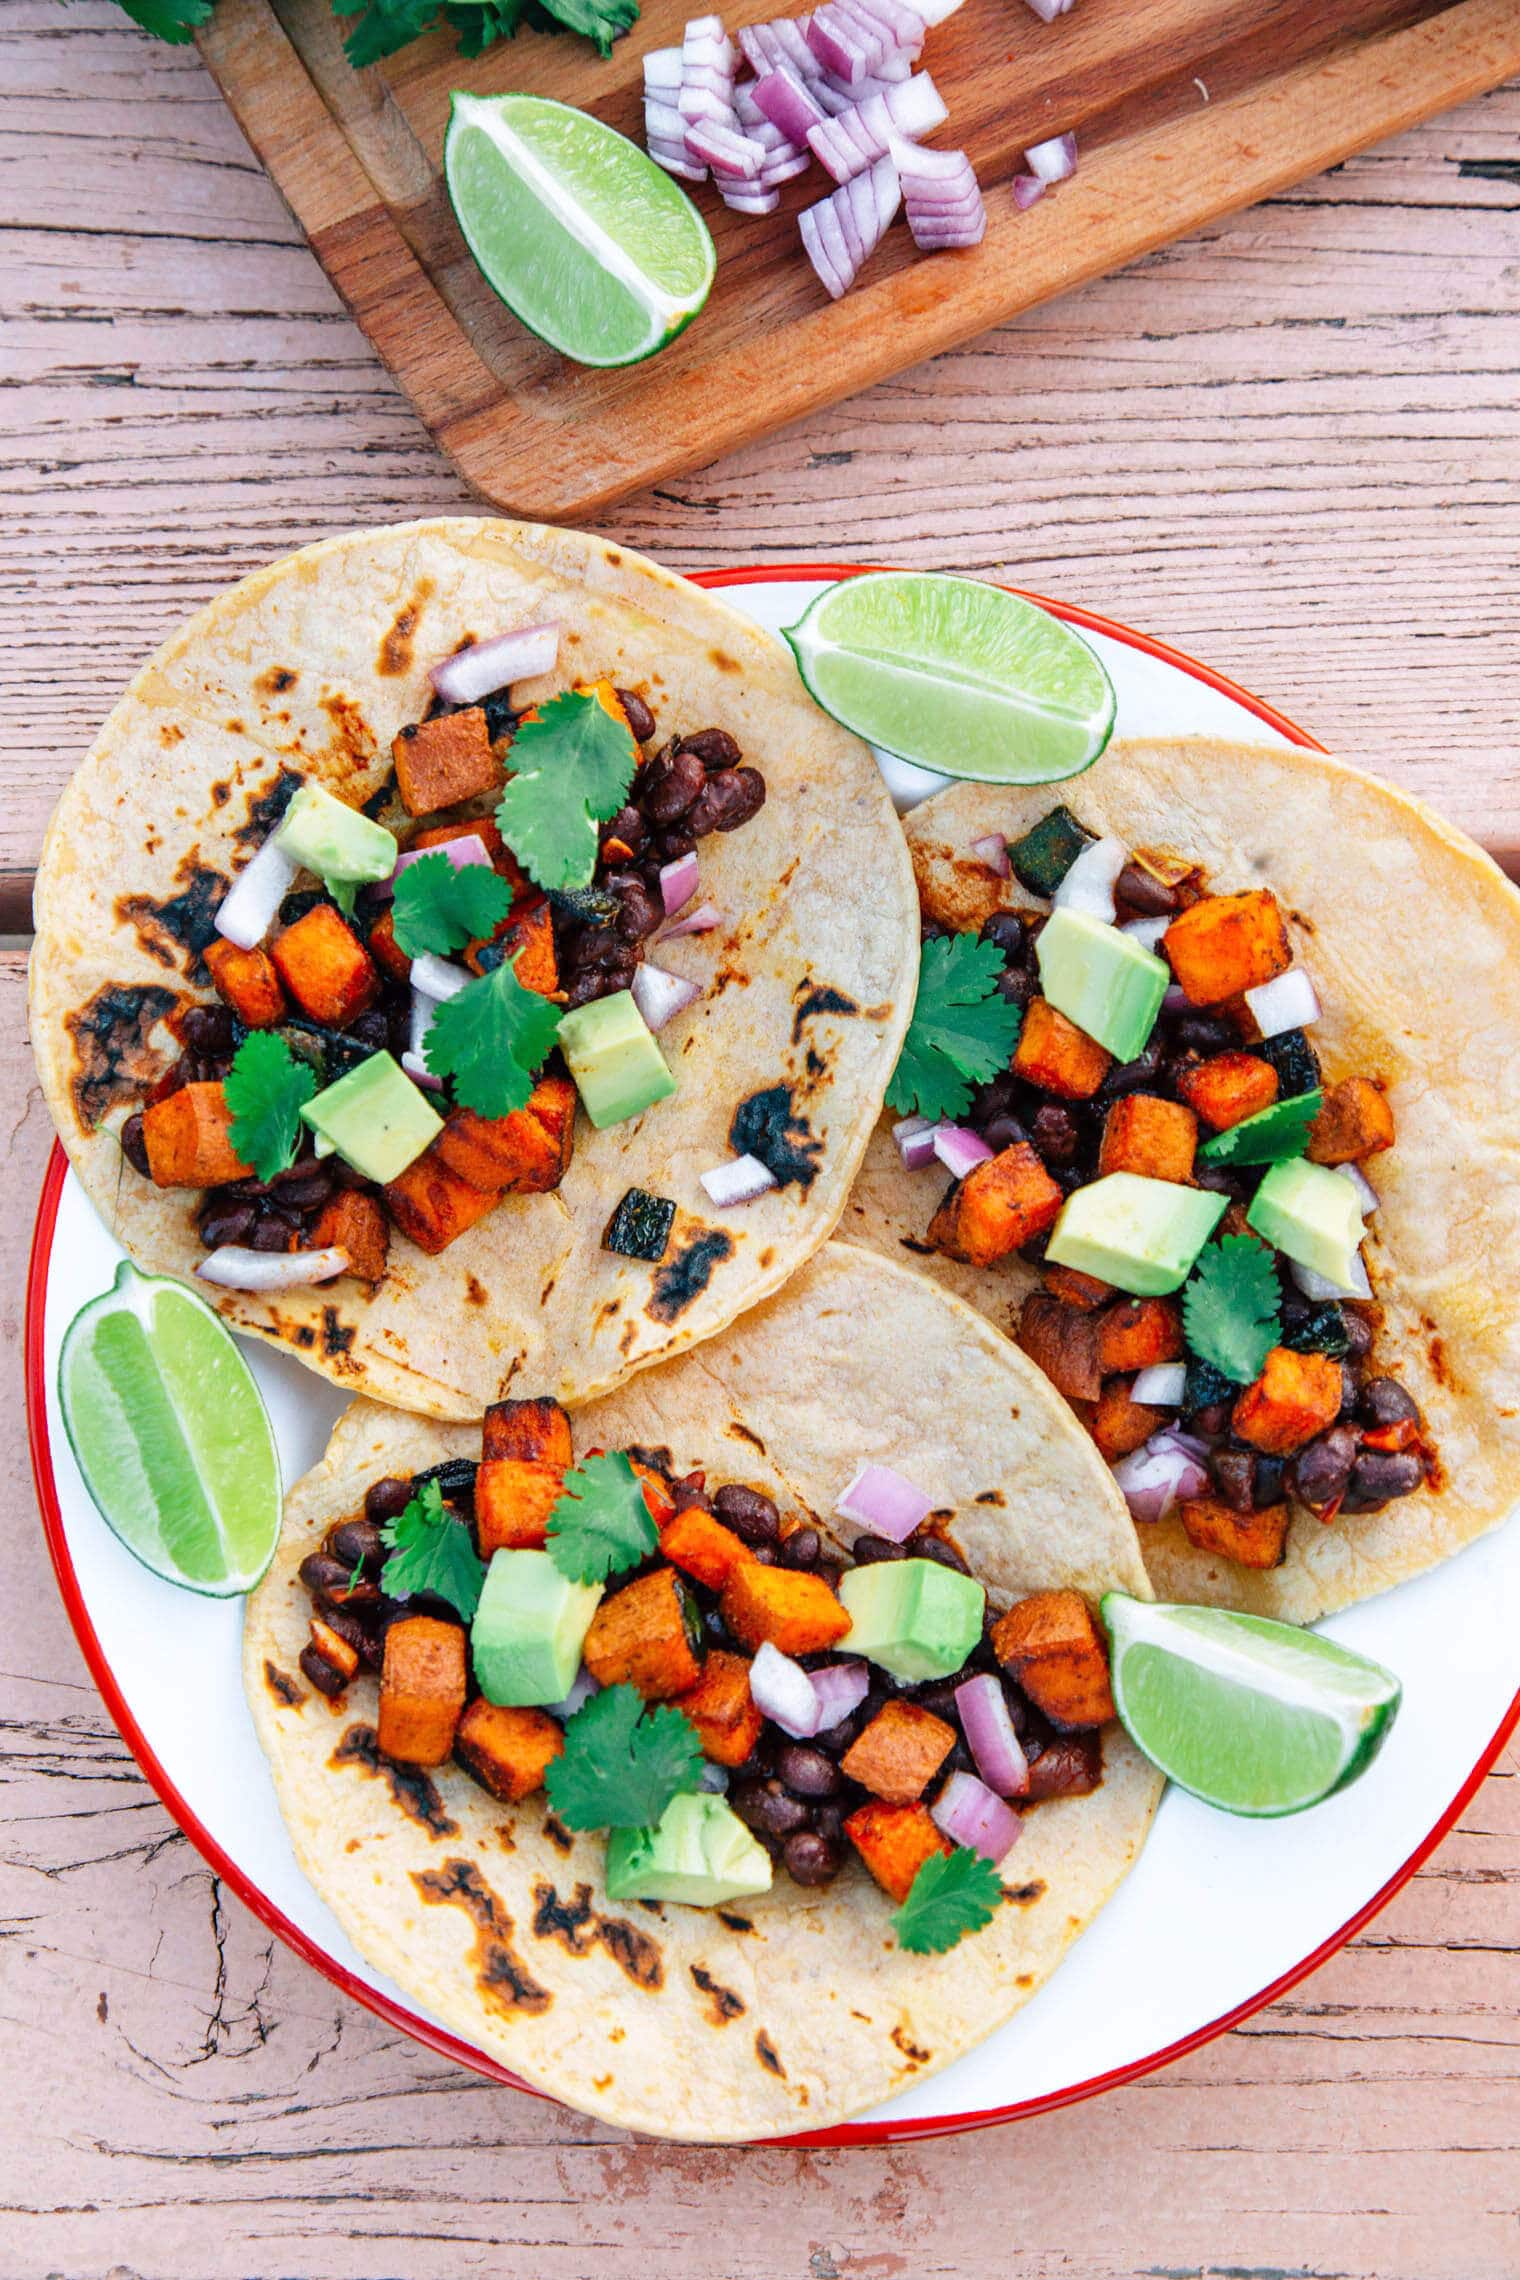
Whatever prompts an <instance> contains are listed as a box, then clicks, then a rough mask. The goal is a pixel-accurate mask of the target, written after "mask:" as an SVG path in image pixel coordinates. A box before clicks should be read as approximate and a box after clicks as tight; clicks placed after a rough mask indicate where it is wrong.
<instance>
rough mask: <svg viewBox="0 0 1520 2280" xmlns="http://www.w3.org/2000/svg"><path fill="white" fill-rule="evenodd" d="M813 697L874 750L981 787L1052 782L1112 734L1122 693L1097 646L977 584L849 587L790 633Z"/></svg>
mask: <svg viewBox="0 0 1520 2280" xmlns="http://www.w3.org/2000/svg"><path fill="white" fill-rule="evenodd" d="M786 638H787V640H788V641H789V642H790V643H791V645H792V648H793V650H794V651H795V652H796V657H797V669H798V671H799V672H800V673H801V675H802V678H803V680H804V682H805V683H806V684H807V689H808V693H809V695H810V696H811V697H812V698H813V699H814V700H815V702H816V703H818V704H820V705H822V707H823V709H824V711H825V712H826V713H832V714H833V716H834V718H835V720H837V721H839V722H841V723H842V725H843V726H844V727H845V728H851V729H853V730H854V731H855V733H856V735H857V736H863V737H865V738H866V740H867V742H868V743H871V744H879V745H880V746H881V748H882V750H883V751H885V752H895V753H896V754H897V756H898V758H899V759H901V760H913V761H916V762H917V763H918V765H919V766H920V767H921V768H937V769H938V770H939V772H940V773H941V775H945V776H970V777H973V778H974V779H975V780H976V781H977V782H978V783H982V784H1050V783H1054V782H1056V780H1057V779H1058V778H1060V777H1062V776H1076V775H1079V774H1080V773H1081V771H1082V770H1083V769H1084V768H1090V767H1091V766H1092V764H1093V762H1094V761H1095V760H1096V759H1097V757H1098V754H1099V753H1100V752H1101V751H1102V750H1103V747H1104V745H1105V744H1106V743H1107V742H1108V740H1109V738H1110V737H1111V736H1112V735H1113V732H1114V711H1115V704H1114V689H1113V683H1112V682H1111V681H1110V680H1109V677H1108V675H1107V674H1106V673H1105V672H1104V670H1103V667H1102V665H1101V664H1100V663H1099V662H1098V659H1097V657H1096V656H1095V655H1094V653H1093V651H1092V650H1091V649H1089V647H1088V645H1087V643H1086V642H1085V641H1083V640H1082V639H1081V638H1080V637H1079V636H1078V635H1077V634H1075V633H1073V632H1072V631H1071V628H1070V627H1069V626H1065V625H1062V623H1061V621H1060V619H1059V618H1053V617H1052V616H1051V615H1050V612H1049V611H1048V610H1041V609H1036V607H1035V605H1034V603H1033V602H1025V601H1021V600H1020V599H1019V597H1018V596H1017V595H1016V594H1005V593H1004V592H1003V591H1002V590H1001V588H1000V587H997V586H984V585H982V584H981V583H980V582H979V581H978V580H977V579H975V578H946V577H942V576H940V575H939V574H938V573H937V572H934V571H928V570H924V571H914V570H883V571H878V572H874V573H872V574H870V575H868V576H866V577H863V578H846V579H841V580H840V582H839V584H838V585H837V586H831V587H830V588H829V589H828V591H827V593H824V594H820V595H819V597H818V599H817V601H816V602H814V603H813V605H812V607H811V608H810V609H809V610H808V612H807V614H806V615H805V616H804V617H803V618H802V619H801V620H800V622H799V623H798V624H796V625H794V626H790V627H788V629H787V635H786Z"/></svg>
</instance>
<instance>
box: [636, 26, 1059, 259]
mask: <svg viewBox="0 0 1520 2280" xmlns="http://www.w3.org/2000/svg"><path fill="white" fill-rule="evenodd" d="M960 4H961V0H822V5H821V6H820V7H818V8H817V9H816V10H815V11H814V13H813V14H811V15H807V16H778V17H775V18H774V19H772V21H770V22H769V23H764V24H751V25H747V26H746V27H745V29H744V30H743V31H741V32H740V34H739V37H738V46H737V48H736V46H735V44H734V42H733V41H732V40H731V39H729V37H728V35H727V33H726V32H725V31H724V29H723V21H722V18H721V17H719V16H696V17H693V19H692V20H691V22H690V23H688V24H687V26H686V28H685V32H684V35H683V37H682V41H681V45H680V46H679V47H667V48H656V49H655V50H654V52H653V53H652V54H650V55H647V56H646V57H645V58H644V139H645V142H646V144H647V146H648V150H649V155H650V157H651V158H652V159H653V160H654V161H655V163H656V165H657V166H662V167H663V168H664V169H665V171H666V173H667V174H673V175H676V176H677V177H678V178H679V179H680V180H681V181H682V182H705V181H706V180H707V179H708V178H709V176H710V177H711V179H712V182H713V184H714V186H715V188H716V189H717V192H718V195H719V197H720V198H721V199H722V200H723V203H724V205H725V206H727V207H729V208H730V209H731V210H732V211H733V212H735V213H741V214H770V213H774V212H775V210H776V208H777V207H778V206H779V205H780V203H781V185H782V184H783V183H784V182H790V181H792V180H793V179H794V177H796V176H797V175H800V174H805V173H806V172H807V169H808V167H809V166H810V165H811V164H812V162H813V160H814V159H816V160H817V161H818V163H819V165H820V166H822V167H823V169H824V171H825V172H826V173H827V174H829V175H831V176H832V177H833V179H834V181H835V182H836V183H837V185H838V188H837V189H835V190H834V191H833V192H832V193H831V195H830V196H828V197H826V198H821V199H819V201H818V202H817V204H816V205H812V206H808V207H805V208H804V210H803V211H802V212H801V213H800V214H799V215H798V217H797V227H798V230H799V231H800V233H801V237H802V243H803V246H804V248H805V249H806V252H807V256H808V259H809V260H810V261H811V263H812V265H813V267H814V269H815V270H816V271H817V273H818V276H819V278H820V279H821V281H822V283H823V285H824V287H825V288H826V290H827V291H828V293H829V294H830V296H831V297H832V298H833V299H834V300H838V299H839V298H840V296H841V295H842V294H845V293H847V292H848V291H849V289H850V287H851V286H852V285H853V284H854V282H855V280H856V277H857V276H858V275H859V273H860V271H861V269H862V268H863V266H864V265H865V263H866V262H867V261H868V260H869V259H870V257H871V255H872V254H873V253H874V252H875V250H876V248H877V247H878V246H879V245H880V243H881V241H882V239H883V237H884V236H885V235H886V233H887V230H888V229H889V228H890V226H891V224H892V221H893V219H894V218H895V216H896V214H897V211H898V208H899V207H902V208H903V209H904V210H905V211H906V214H907V219H908V227H909V228H910V230H911V231H912V233H913V242H914V244H915V245H916V246H917V247H918V248H919V249H920V251H921V252H925V253H939V252H948V251H958V250H964V249H966V248H968V247H970V246H974V245H980V244H981V241H982V239H983V237H984V236H985V235H986V230H987V214H986V209H985V208H984V206H983V204H982V193H981V189H980V187H979V186H978V183H977V179H976V174H975V172H974V170H973V168H972V164H971V161H970V159H969V158H968V157H967V155H966V153H965V151H963V150H950V151H939V150H925V149H924V148H923V147H922V143H923V138H924V137H925V136H926V135H930V134H933V133H934V132H935V131H936V129H938V128H939V127H942V126H943V125H944V124H945V121H946V119H947V118H948V117H949V112H948V110H947V109H946V106H945V103H944V100H943V98H942V97H941V95H940V92H939V90H938V88H937V87H936V86H935V84H934V81H933V80H932V79H931V78H930V76H929V74H928V72H927V71H919V70H917V69H916V68H915V66H916V65H917V63H918V60H919V57H920V56H921V55H922V53H923V47H924V40H925V38H926V36H927V34H928V33H929V31H930V30H932V28H933V27H934V26H935V25H936V24H941V23H943V22H944V20H945V18H946V17H947V16H951V15H953V14H954V13H955V11H956V9H957V8H958V7H959V6H960ZM1029 5H1030V7H1031V8H1033V10H1034V12H1035V14H1036V15H1037V16H1039V17H1040V19H1041V20H1042V22H1045V23H1050V22H1051V21H1052V20H1053V19H1054V18H1055V17H1056V16H1057V15H1064V14H1065V12H1066V10H1067V8H1069V7H1070V6H1071V5H1072V0H1029ZM741 60H742V62H743V63H745V64H748V66H749V68H750V70H751V71H752V73H753V74H754V76H753V78H751V79H747V80H744V81H742V82H741V81H740V79H739V76H738V74H739V70H740V67H741ZM1025 157H1026V160H1027V162H1028V165H1029V167H1030V170H1031V171H1030V172H1029V173H1028V174H1022V175H1020V176H1019V177H1018V180H1017V182H1016V183H1015V185H1014V196H1015V200H1016V202H1017V203H1018V204H1019V205H1020V206H1021V207H1022V206H1025V205H1031V204H1032V203H1033V202H1034V199H1035V198H1037V197H1039V196H1040V195H1041V193H1042V192H1043V191H1044V190H1045V188H1046V187H1047V185H1048V184H1050V183H1052V182H1060V181H1064V180H1065V178H1066V176H1067V175H1068V174H1070V173H1072V172H1073V171H1074V170H1075V167H1076V162H1077V146H1076V141H1075V138H1074V137H1073V136H1071V135H1059V136H1057V137H1055V138H1054V139H1053V140H1051V141H1049V142H1044V143H1039V144H1037V145H1036V146H1035V147H1034V149H1032V150H1030V151H1027V152H1026V153H1025ZM1031 186H1032V187H1031Z"/></svg>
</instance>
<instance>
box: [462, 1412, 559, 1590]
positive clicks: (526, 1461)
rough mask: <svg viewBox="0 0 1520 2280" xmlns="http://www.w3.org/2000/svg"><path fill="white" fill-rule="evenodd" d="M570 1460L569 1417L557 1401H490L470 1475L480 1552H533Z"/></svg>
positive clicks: (542, 1535)
mask: <svg viewBox="0 0 1520 2280" xmlns="http://www.w3.org/2000/svg"><path fill="white" fill-rule="evenodd" d="M570 1464H571V1445H570V1420H569V1418H568V1417H567V1416H566V1415H565V1412H564V1411H563V1409H561V1407H560V1405H559V1403H558V1402H557V1401H551V1400H549V1399H548V1398H547V1396H544V1395H539V1396H537V1397H536V1398H535V1399H533V1400H531V1401H495V1402H493V1403H492V1404H491V1406H490V1408H489V1409H488V1410H487V1411H486V1414H485V1422H484V1425H483V1426H482V1428H481V1462H480V1470H479V1471H478V1472H477V1473H476V1475H475V1537H476V1541H477V1543H478V1544H479V1546H480V1556H481V1558H482V1559H483V1560H488V1559H489V1558H490V1557H491V1554H492V1553H493V1552H503V1551H511V1552H522V1551H538V1550H541V1549H542V1547H543V1545H544V1544H545V1543H546V1542H547V1541H548V1523H549V1515H550V1513H551V1512H552V1511H553V1510H554V1507H555V1505H556V1504H557V1503H558V1502H559V1499H560V1495H561V1492H562V1490H563V1489H564V1485H565V1474H566V1473H567V1472H568V1471H569V1469H570Z"/></svg>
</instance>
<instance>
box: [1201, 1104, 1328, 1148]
mask: <svg viewBox="0 0 1520 2280" xmlns="http://www.w3.org/2000/svg"><path fill="white" fill-rule="evenodd" d="M1324 1097H1325V1096H1324V1094H1323V1092H1321V1090H1320V1089H1319V1087H1318V1086H1317V1085H1316V1087H1315V1088H1314V1090H1313V1091H1312V1092H1306V1093H1292V1094H1290V1095H1289V1097H1288V1098H1287V1099H1286V1100H1274V1101H1273V1103H1272V1105H1271V1107H1270V1108H1263V1109H1258V1110H1257V1112H1256V1114H1255V1115H1254V1116H1246V1117H1242V1119H1241V1121H1240V1122H1239V1124H1229V1125H1226V1127H1225V1129H1224V1131H1223V1132H1216V1133H1215V1134H1214V1136H1213V1138H1212V1139H1211V1140H1205V1142H1204V1144H1203V1146H1202V1147H1201V1148H1200V1149H1199V1151H1198V1161H1199V1162H1200V1163H1201V1164H1280V1163H1283V1162H1285V1161H1286V1159H1287V1158H1288V1157H1289V1156H1301V1155H1302V1154H1303V1152H1304V1150H1305V1149H1306V1148H1307V1147H1308V1145H1309V1127H1310V1125H1311V1124H1312V1123H1313V1122H1314V1119H1315V1118H1316V1116H1318V1114H1319V1112H1320V1108H1321V1106H1322V1104H1323V1102H1324Z"/></svg>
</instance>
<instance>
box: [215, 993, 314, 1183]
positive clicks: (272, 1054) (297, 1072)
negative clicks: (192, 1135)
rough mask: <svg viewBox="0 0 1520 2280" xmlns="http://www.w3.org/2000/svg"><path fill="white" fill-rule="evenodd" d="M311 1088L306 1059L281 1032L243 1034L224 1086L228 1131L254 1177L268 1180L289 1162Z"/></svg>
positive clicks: (262, 1030) (294, 1152) (310, 1075)
mask: <svg viewBox="0 0 1520 2280" xmlns="http://www.w3.org/2000/svg"><path fill="white" fill-rule="evenodd" d="M316 1089H317V1080H316V1078H315V1077H314V1076H313V1075H312V1072H311V1067H310V1064H309V1063H308V1062H306V1061H298V1060H297V1059H296V1056H295V1055H294V1053H292V1051H291V1050H290V1047H289V1046H288V1045H287V1044H286V1042H285V1040H284V1038H283V1037H276V1036H275V1035H274V1034H273V1033H272V1032H271V1031H270V1030H268V1029H255V1030H252V1031H250V1033H249V1034H248V1036H246V1037H245V1038H244V1039H243V1042H242V1044H241V1045H240V1046H239V1047H238V1049H237V1051H236V1053H235V1054H234V1055H233V1057H232V1067H231V1068H230V1069H229V1070H228V1071H227V1082H226V1085H225V1087H224V1090H225V1092H226V1095H227V1106H228V1108H229V1109H231V1111H232V1123H231V1125H230V1127H229V1130H228V1137H229V1138H230V1140H231V1142H232V1145H233V1147H234V1148H235V1149H236V1150H237V1152H238V1154H239V1155H240V1156H241V1157H242V1159H243V1162H244V1163H245V1164H251V1165H252V1166H253V1169H254V1173H255V1175H256V1176H257V1177H258V1178H259V1179H261V1180H272V1179H273V1178H274V1175H275V1173H276V1172H283V1171H284V1169H285V1167H286V1165H287V1164H293V1163H294V1162H295V1157H296V1142H297V1141H298V1140H299V1139H300V1137H301V1109H302V1108H303V1106H304V1105H305V1103H306V1102H307V1101H309V1100H310V1099H311V1096H312V1094H313V1093H314V1092H315V1091H316Z"/></svg>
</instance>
